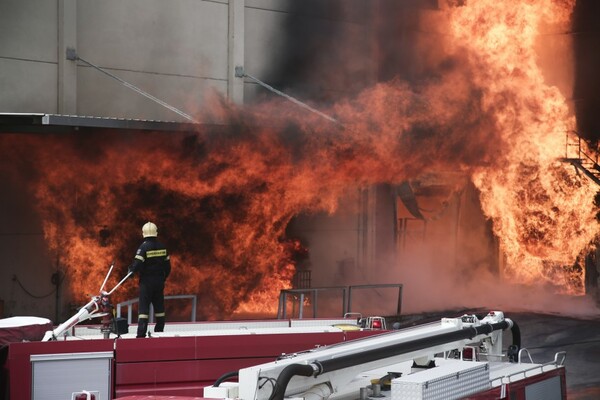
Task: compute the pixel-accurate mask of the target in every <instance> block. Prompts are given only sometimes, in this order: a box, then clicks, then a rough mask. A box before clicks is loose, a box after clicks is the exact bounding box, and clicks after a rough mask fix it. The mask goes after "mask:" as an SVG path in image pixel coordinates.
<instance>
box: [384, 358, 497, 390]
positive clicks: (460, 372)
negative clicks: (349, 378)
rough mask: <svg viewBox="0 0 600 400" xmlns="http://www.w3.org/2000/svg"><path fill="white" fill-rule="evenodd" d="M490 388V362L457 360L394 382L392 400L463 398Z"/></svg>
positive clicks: (402, 377)
mask: <svg viewBox="0 0 600 400" xmlns="http://www.w3.org/2000/svg"><path fill="white" fill-rule="evenodd" d="M440 361H443V360H440ZM437 362H438V360H437V359H436V363H437ZM490 387H491V384H490V372H489V366H488V363H487V362H475V361H456V360H453V362H452V363H448V364H442V365H440V366H437V367H433V368H430V369H427V370H423V371H419V372H416V373H412V374H410V375H406V376H401V377H399V378H396V379H393V380H392V400H400V399H402V400H451V399H460V398H463V397H466V396H468V395H470V394H473V393H476V392H480V391H484V390H487V389H489V388H490Z"/></svg>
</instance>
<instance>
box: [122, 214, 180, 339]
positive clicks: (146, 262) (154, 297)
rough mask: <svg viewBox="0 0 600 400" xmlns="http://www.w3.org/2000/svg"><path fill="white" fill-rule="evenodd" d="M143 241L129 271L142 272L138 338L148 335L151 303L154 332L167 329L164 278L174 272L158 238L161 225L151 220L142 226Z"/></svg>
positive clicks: (140, 276)
mask: <svg viewBox="0 0 600 400" xmlns="http://www.w3.org/2000/svg"><path fill="white" fill-rule="evenodd" d="M142 236H143V237H144V241H143V243H142V244H141V245H140V247H139V248H138V249H137V252H136V253H135V258H134V261H133V264H131V266H130V267H129V272H134V273H135V272H139V280H140V303H139V310H138V328H137V335H136V337H138V338H142V337H145V336H146V331H147V330H148V316H149V314H150V304H152V306H153V307H154V315H155V316H156V326H155V327H154V332H162V331H163V330H164V328H165V297H164V289H165V281H166V280H167V277H168V276H169V274H170V273H171V261H170V258H169V253H168V252H167V248H166V247H165V245H164V244H162V243H161V242H159V241H158V239H157V236H158V228H157V227H156V225H155V224H154V223H152V222H146V223H145V224H144V226H142Z"/></svg>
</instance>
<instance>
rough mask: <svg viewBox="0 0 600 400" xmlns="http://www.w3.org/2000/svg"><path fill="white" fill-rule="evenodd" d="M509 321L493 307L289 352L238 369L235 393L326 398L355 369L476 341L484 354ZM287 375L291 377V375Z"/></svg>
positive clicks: (498, 343)
mask: <svg viewBox="0 0 600 400" xmlns="http://www.w3.org/2000/svg"><path fill="white" fill-rule="evenodd" d="M512 325H513V323H512V321H511V320H509V319H505V318H504V314H503V313H502V312H499V311H495V312H490V313H489V314H488V315H487V316H486V317H485V318H483V319H482V320H479V319H478V318H477V317H476V316H474V315H466V316H463V317H461V318H443V319H442V320H441V322H437V323H434V324H426V325H421V326H417V327H414V328H409V329H403V330H401V331H395V332H390V333H384V334H381V335H376V336H371V337H368V338H364V339H359V340H353V341H349V342H345V343H340V344H336V345H332V346H327V347H322V348H318V349H314V350H311V351H308V352H306V353H300V354H297V355H292V356H291V357H288V358H284V359H281V360H278V361H275V362H271V363H267V364H262V365H257V366H254V367H250V368H245V369H241V370H240V371H239V398H240V399H242V400H267V399H268V400H282V399H283V398H284V397H305V398H307V399H309V398H310V399H327V398H328V397H330V396H331V395H336V396H334V397H337V396H340V395H343V394H344V391H345V390H347V387H348V386H349V383H350V382H351V381H352V380H353V379H354V378H355V377H356V376H357V375H358V374H360V373H361V372H365V371H370V370H374V369H377V368H384V367H386V366H390V365H393V364H398V363H400V362H403V361H409V360H415V362H418V361H421V362H423V360H428V359H432V358H433V356H434V355H435V354H438V353H444V352H447V351H451V350H455V349H458V350H462V348H463V347H465V346H467V345H470V344H476V345H478V346H481V347H483V348H484V349H485V350H486V351H487V352H488V354H491V355H499V354H500V353H501V351H502V330H504V329H507V328H511V327H512ZM292 377H293V379H292Z"/></svg>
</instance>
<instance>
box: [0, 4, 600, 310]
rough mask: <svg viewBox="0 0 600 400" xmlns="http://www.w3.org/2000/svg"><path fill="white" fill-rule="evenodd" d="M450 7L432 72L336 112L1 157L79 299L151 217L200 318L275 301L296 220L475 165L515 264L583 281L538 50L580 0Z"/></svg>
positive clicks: (573, 187)
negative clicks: (370, 190)
mask: <svg viewBox="0 0 600 400" xmlns="http://www.w3.org/2000/svg"><path fill="white" fill-rule="evenodd" d="M451 3H452V4H450V5H449V6H448V7H446V8H444V9H443V10H442V11H439V15H438V17H437V18H436V20H437V21H438V22H439V23H441V24H443V28H441V30H442V31H444V32H446V34H445V35H443V36H438V39H439V43H438V48H437V54H436V57H435V60H438V61H439V64H437V65H436V66H435V73H433V74H428V75H427V79H419V80H418V81H414V82H407V81H405V80H402V79H399V78H394V79H390V80H387V81H385V82H380V83H376V84H373V85H372V86H370V87H368V88H366V89H364V90H362V91H361V92H360V93H359V94H357V95H355V96H349V97H338V98H336V99H335V100H336V101H335V103H334V104H332V105H331V106H330V107H327V108H325V107H323V108H322V110H323V111H325V112H326V113H328V114H330V115H332V116H334V117H335V118H336V119H337V120H338V121H339V123H331V122H328V121H326V120H323V119H321V118H320V117H319V116H316V115H313V114H307V113H306V112H305V111H304V110H299V109H297V108H293V107H292V106H290V105H289V104H287V103H282V102H280V101H272V102H268V103H263V104H259V105H256V106H255V107H252V108H247V109H246V110H244V111H242V110H237V109H235V108H233V107H228V106H227V107H222V105H221V106H219V105H218V104H217V105H214V106H213V107H212V108H211V110H210V114H211V115H213V116H220V117H222V118H224V119H225V120H226V121H227V126H225V127H222V128H219V129H217V128H214V129H213V128H210V127H209V128H199V130H198V132H194V133H190V134H182V133H172V134H164V133H142V132H136V133H126V134H122V133H111V132H103V133H99V134H88V135H82V134H79V135H47V136H34V135H29V136H23V135H10V134H5V135H3V136H2V137H0V146H1V148H2V152H3V154H4V155H5V157H4V158H3V160H2V162H1V164H0V165H2V167H4V168H5V169H6V170H7V171H11V172H12V173H14V174H16V176H17V177H18V179H20V180H21V181H22V182H23V183H24V184H26V185H27V186H28V187H29V188H30V190H31V193H32V195H33V196H34V198H35V203H36V208H37V209H38V211H39V213H40V215H41V217H42V220H43V229H44V234H45V238H46V240H47V243H48V246H49V247H50V249H51V251H52V252H55V253H57V254H60V259H61V260H62V263H63V265H64V268H65V274H66V275H67V277H68V280H69V288H70V291H71V292H72V295H73V296H74V297H75V298H76V299H77V300H78V301H84V299H85V298H86V295H87V294H89V293H95V292H96V291H97V286H98V284H99V282H101V281H102V279H103V278H104V274H105V272H106V270H107V268H108V266H109V264H110V263H111V262H112V261H113V260H114V261H116V263H117V267H118V272H119V273H118V274H117V276H113V278H112V280H111V284H114V283H115V282H116V281H117V279H118V277H120V276H122V275H123V274H124V273H125V270H126V267H127V265H128V263H129V262H130V261H131V260H132V257H133V252H134V251H135V249H136V247H137V245H138V244H139V241H140V237H139V232H140V227H141V225H142V224H143V223H144V222H145V221H146V220H152V221H154V222H155V223H156V224H157V225H158V226H159V232H160V233H159V235H160V236H161V237H163V238H164V240H165V241H166V243H167V245H168V246H169V249H170V251H171V253H172V254H173V265H174V269H173V276H172V278H171V279H170V280H169V282H168V285H167V289H166V291H167V294H170V293H173V294H175V293H177V294H179V293H197V294H198V295H199V297H200V298H199V304H200V305H201V311H200V313H199V314H200V315H199V317H200V318H223V317H227V316H229V315H231V314H232V313H233V312H234V311H236V310H239V309H248V310H262V311H273V306H274V305H275V304H276V302H275V299H276V296H277V294H278V292H279V290H280V289H281V288H285V287H288V286H289V282H290V279H291V277H292V275H293V273H294V265H295V263H296V262H297V257H299V256H301V255H302V254H303V250H302V248H301V244H299V243H298V242H297V241H296V240H295V238H293V237H287V236H286V227H287V225H288V223H289V222H290V220H291V219H292V218H293V217H294V216H296V215H299V214H301V213H307V214H314V213H319V212H326V213H331V212H334V211H336V210H337V209H338V206H339V204H340V199H342V198H344V199H347V198H348V197H349V196H352V195H353V193H356V190H355V189H356V188H360V187H367V186H370V185H376V184H379V183H389V184H397V183H400V182H403V181H406V180H408V179H410V178H412V177H415V176H418V175H420V174H423V173H426V172H430V173H435V172H436V171H457V172H460V173H462V174H464V175H466V176H468V177H470V179H471V181H472V183H473V184H474V185H475V186H476V188H477V189H478V191H479V193H480V195H481V197H480V200H481V205H482V209H483V211H484V213H485V215H486V216H487V217H488V218H489V219H490V220H491V221H492V222H493V231H494V233H495V235H496V236H497V237H498V238H499V241H500V245H501V248H502V250H503V252H504V253H505V255H506V264H505V267H504V273H505V275H506V276H507V277H509V278H510V279H514V280H516V281H519V282H521V283H524V284H536V283H540V282H551V283H552V284H553V285H555V286H556V287H557V288H558V289H559V290H561V291H564V292H568V293H581V291H582V279H583V272H582V270H581V269H573V268H572V266H573V265H574V263H575V262H576V259H577V257H578V256H579V255H580V254H581V252H582V251H584V249H585V248H586V246H587V245H588V244H589V243H590V241H591V240H592V239H593V238H594V237H595V235H596V232H597V225H596V222H595V219H594V216H595V212H596V210H595V209H594V206H593V201H592V200H593V196H594V195H595V192H596V188H595V187H594V186H593V185H592V184H591V183H590V182H589V181H587V180H586V179H585V178H583V177H581V176H579V175H577V174H576V173H575V171H574V170H573V169H572V168H569V167H568V166H567V165H565V164H562V163H560V162H559V161H557V159H558V158H560V157H561V156H562V155H563V150H564V143H565V142H564V139H565V131H567V130H569V129H572V128H573V127H574V123H575V121H574V118H573V116H572V114H571V113H570V111H569V109H568V106H567V103H566V100H565V97H564V95H563V94H561V92H560V91H559V90H558V89H557V88H556V87H555V86H552V85H549V84H548V83H547V82H546V80H545V77H544V73H543V71H542V69H541V68H540V66H539V65H538V56H537V53H536V50H535V48H536V38H537V37H538V36H539V34H540V32H541V29H542V27H543V26H544V24H554V25H556V24H558V25H565V26H568V23H569V18H570V14H571V11H572V8H573V5H574V4H573V1H566V0H564V1H552V0H542V1H517V0H514V1H502V2H498V1H492V0H479V1H462V2H451ZM134 286H135V285H131V284H129V285H127V286H126V287H124V288H123V290H121V291H119V294H117V296H115V299H114V300H115V301H119V300H122V299H125V298H129V297H135V287H134Z"/></svg>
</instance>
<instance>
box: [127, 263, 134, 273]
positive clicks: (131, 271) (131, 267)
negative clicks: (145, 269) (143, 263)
mask: <svg viewBox="0 0 600 400" xmlns="http://www.w3.org/2000/svg"><path fill="white" fill-rule="evenodd" d="M127 272H128V273H130V274H132V273H134V272H135V269H134V268H133V265H130V266H129V268H127Z"/></svg>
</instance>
